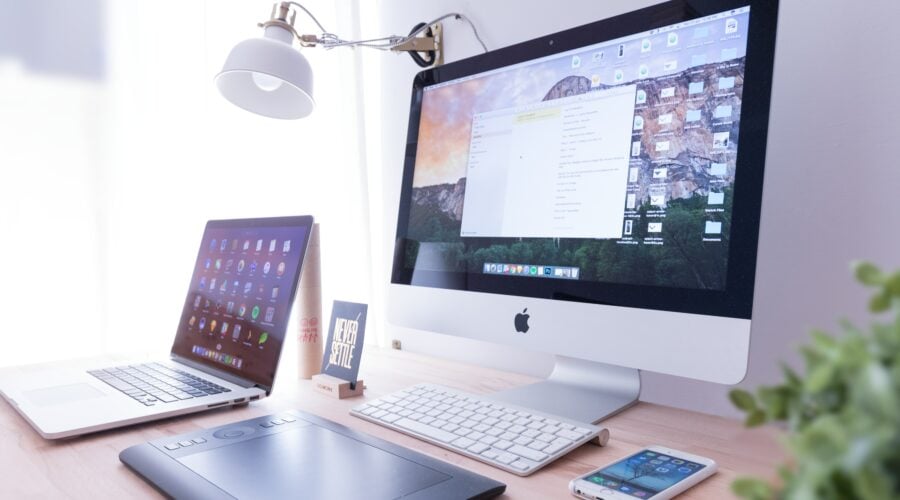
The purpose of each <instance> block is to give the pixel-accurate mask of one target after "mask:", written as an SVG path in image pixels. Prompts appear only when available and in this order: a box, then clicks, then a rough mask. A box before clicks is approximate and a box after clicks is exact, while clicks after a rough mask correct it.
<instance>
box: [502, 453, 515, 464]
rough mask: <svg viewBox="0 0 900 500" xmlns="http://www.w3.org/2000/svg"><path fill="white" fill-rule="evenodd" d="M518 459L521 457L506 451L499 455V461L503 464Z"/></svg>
mask: <svg viewBox="0 0 900 500" xmlns="http://www.w3.org/2000/svg"><path fill="white" fill-rule="evenodd" d="M518 459H519V457H517V456H515V455H513V454H512V453H505V452H504V453H501V454H500V455H499V456H498V457H497V461H498V462H500V463H501V464H511V463H513V462H515V461H516V460H518Z"/></svg>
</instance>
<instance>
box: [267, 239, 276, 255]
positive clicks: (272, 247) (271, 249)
mask: <svg viewBox="0 0 900 500" xmlns="http://www.w3.org/2000/svg"><path fill="white" fill-rule="evenodd" d="M277 244H278V240H272V241H270V242H269V253H272V252H274V251H275V245H277Z"/></svg>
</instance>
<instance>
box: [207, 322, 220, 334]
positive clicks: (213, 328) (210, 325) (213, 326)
mask: <svg viewBox="0 0 900 500" xmlns="http://www.w3.org/2000/svg"><path fill="white" fill-rule="evenodd" d="M216 326H218V322H217V321H216V320H212V322H210V324H209V331H210V333H212V332H214V331H216Z"/></svg>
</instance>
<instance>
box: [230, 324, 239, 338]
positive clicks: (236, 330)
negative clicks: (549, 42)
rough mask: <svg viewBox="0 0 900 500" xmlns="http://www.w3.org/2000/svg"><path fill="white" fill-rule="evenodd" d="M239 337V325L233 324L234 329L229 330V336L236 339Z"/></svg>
mask: <svg viewBox="0 0 900 500" xmlns="http://www.w3.org/2000/svg"><path fill="white" fill-rule="evenodd" d="M240 337H241V325H234V329H233V330H232V331H231V338H233V339H234V340H237V339H239V338H240Z"/></svg>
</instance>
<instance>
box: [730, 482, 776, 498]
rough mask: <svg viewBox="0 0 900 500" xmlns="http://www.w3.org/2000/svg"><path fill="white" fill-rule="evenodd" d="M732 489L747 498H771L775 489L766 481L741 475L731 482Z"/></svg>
mask: <svg viewBox="0 0 900 500" xmlns="http://www.w3.org/2000/svg"><path fill="white" fill-rule="evenodd" d="M731 491H733V492H734V494H735V495H737V496H739V497H741V498H745V499H746V500H770V499H772V498H774V497H775V490H774V489H773V488H772V487H771V486H770V485H769V484H768V483H766V482H765V481H763V480H761V479H756V478H752V477H741V478H738V479H736V480H735V481H734V482H733V483H732V484H731Z"/></svg>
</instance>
